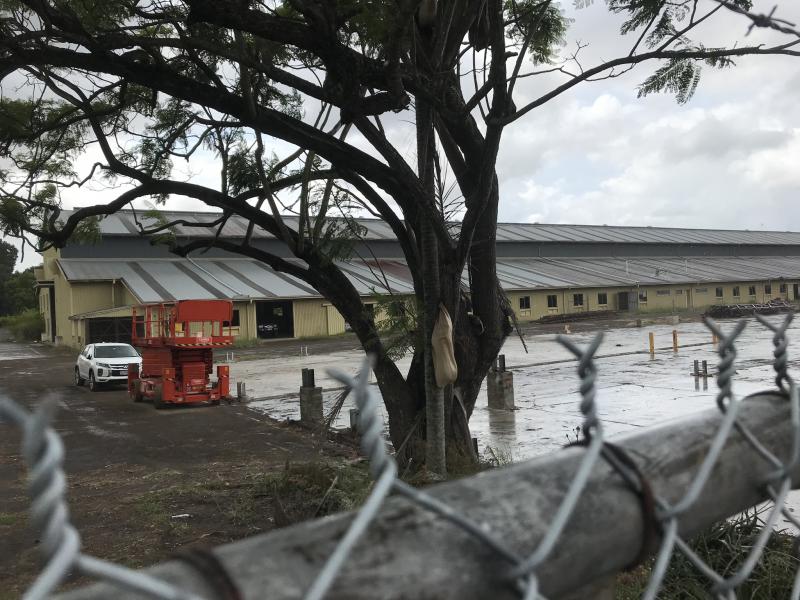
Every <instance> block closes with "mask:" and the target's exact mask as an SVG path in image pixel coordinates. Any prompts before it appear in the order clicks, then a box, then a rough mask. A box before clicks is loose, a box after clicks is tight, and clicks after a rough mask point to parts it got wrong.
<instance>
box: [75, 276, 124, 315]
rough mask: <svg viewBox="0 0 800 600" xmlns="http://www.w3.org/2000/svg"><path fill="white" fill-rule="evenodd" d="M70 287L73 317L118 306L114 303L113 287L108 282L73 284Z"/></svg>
mask: <svg viewBox="0 0 800 600" xmlns="http://www.w3.org/2000/svg"><path fill="white" fill-rule="evenodd" d="M70 287H71V292H72V314H73V315H80V314H83V313H88V312H92V311H95V310H104V309H106V308H115V307H116V306H119V305H118V304H116V303H115V301H114V286H113V285H112V284H111V282H110V281H101V282H96V283H73V284H72V285H71V286H70Z"/></svg>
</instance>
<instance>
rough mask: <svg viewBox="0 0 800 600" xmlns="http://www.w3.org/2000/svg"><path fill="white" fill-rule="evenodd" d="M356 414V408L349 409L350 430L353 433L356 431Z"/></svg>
mask: <svg viewBox="0 0 800 600" xmlns="http://www.w3.org/2000/svg"><path fill="white" fill-rule="evenodd" d="M358 414H359V413H358V409H357V408H351V409H350V429H352V430H353V431H358Z"/></svg>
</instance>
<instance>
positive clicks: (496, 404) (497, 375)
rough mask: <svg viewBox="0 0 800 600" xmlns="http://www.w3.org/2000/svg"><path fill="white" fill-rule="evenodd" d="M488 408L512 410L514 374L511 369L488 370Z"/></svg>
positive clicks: (513, 406)
mask: <svg viewBox="0 0 800 600" xmlns="http://www.w3.org/2000/svg"><path fill="white" fill-rule="evenodd" d="M486 394H487V396H488V397H489V408H499V409H501V410H514V408H515V405H514V374H513V373H512V372H511V371H495V370H492V371H489V374H488V375H487V376H486Z"/></svg>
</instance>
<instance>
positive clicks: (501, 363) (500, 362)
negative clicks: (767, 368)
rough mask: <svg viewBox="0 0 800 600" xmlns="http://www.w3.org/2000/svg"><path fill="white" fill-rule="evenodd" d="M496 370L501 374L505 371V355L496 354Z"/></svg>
mask: <svg viewBox="0 0 800 600" xmlns="http://www.w3.org/2000/svg"><path fill="white" fill-rule="evenodd" d="M496 370H497V371H499V372H501V373H502V372H503V371H505V370H506V355H505V354H498V355H497V365H496Z"/></svg>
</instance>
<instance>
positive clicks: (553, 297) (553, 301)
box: [547, 294, 558, 308]
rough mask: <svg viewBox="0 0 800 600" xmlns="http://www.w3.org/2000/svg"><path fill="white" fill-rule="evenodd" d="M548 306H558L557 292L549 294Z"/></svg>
mask: <svg viewBox="0 0 800 600" xmlns="http://www.w3.org/2000/svg"><path fill="white" fill-rule="evenodd" d="M547 308H558V296H556V295H555V294H548V295H547Z"/></svg>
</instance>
